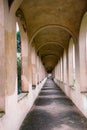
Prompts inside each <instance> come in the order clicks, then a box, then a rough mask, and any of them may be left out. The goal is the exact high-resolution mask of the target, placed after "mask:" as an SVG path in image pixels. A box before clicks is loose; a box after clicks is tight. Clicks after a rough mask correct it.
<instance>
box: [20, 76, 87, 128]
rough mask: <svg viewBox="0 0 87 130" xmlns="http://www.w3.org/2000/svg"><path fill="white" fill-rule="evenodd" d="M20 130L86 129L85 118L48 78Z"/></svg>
mask: <svg viewBox="0 0 87 130" xmlns="http://www.w3.org/2000/svg"><path fill="white" fill-rule="evenodd" d="M20 130H87V119H86V118H85V117H84V116H83V115H82V114H81V113H80V112H79V110H78V109H77V108H76V106H75V105H74V104H73V103H72V102H71V100H69V99H68V98H67V96H65V94H64V93H63V92H62V91H61V89H60V88H59V87H58V86H56V84H55V83H54V82H53V81H52V80H50V79H48V80H47V82H46V83H45V85H44V87H43V89H42V91H41V92H40V94H39V96H38V98H37V100H36V102H35V104H34V106H33V108H32V110H31V112H30V113H29V114H27V116H26V118H25V119H24V122H23V123H22V126H21V128H20Z"/></svg>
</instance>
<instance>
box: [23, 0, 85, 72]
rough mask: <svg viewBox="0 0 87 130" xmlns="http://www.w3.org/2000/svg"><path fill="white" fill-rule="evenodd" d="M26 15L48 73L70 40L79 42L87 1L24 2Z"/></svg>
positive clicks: (31, 36)
mask: <svg viewBox="0 0 87 130" xmlns="http://www.w3.org/2000/svg"><path fill="white" fill-rule="evenodd" d="M20 10H21V11H22V12H23V15H24V18H25V22H26V28H27V32H28V37H29V40H30V44H32V45H33V46H34V47H35V49H36V52H37V54H38V55H39V56H40V58H41V60H42V63H43V64H44V66H45V68H46V70H47V72H51V71H52V70H53V69H54V67H55V65H56V64H57V62H58V60H59V58H60V56H61V55H62V53H63V50H64V48H67V46H68V44H69V39H70V37H72V38H73V40H74V42H77V40H78V35H79V28H80V23H81V20H82V17H83V14H84V13H85V12H86V10H87V0H23V2H22V3H21V5H20Z"/></svg>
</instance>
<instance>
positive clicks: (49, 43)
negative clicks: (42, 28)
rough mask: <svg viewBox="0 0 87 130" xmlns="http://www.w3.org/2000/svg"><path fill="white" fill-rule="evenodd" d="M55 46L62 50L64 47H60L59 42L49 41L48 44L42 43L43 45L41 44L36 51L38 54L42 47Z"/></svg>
mask: <svg viewBox="0 0 87 130" xmlns="http://www.w3.org/2000/svg"><path fill="white" fill-rule="evenodd" d="M51 44H52V45H56V46H57V47H58V48H59V47H61V48H62V49H64V46H62V44H61V43H59V42H56V41H49V42H46V43H43V44H41V45H40V46H39V47H38V49H37V53H38V52H39V50H40V49H41V48H43V47H44V46H46V45H49V46H50V45H51Z"/></svg>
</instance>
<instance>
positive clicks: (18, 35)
mask: <svg viewBox="0 0 87 130" xmlns="http://www.w3.org/2000/svg"><path fill="white" fill-rule="evenodd" d="M16 37H17V52H21V37H20V32H19V31H18V32H17V33H16Z"/></svg>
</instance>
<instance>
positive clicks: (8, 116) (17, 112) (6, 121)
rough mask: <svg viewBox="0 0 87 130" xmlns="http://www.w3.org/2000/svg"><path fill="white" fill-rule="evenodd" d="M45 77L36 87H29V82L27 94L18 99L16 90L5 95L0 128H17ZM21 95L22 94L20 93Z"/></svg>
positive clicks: (1, 129)
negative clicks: (3, 112)
mask: <svg viewBox="0 0 87 130" xmlns="http://www.w3.org/2000/svg"><path fill="white" fill-rule="evenodd" d="M45 81H46V78H45V79H44V80H43V81H42V82H41V83H40V84H39V85H37V86H36V89H34V90H32V89H31V84H29V88H30V91H29V94H27V95H26V96H25V97H23V98H22V99H21V100H19V101H18V95H17V90H15V92H14V93H13V94H12V95H10V96H6V99H5V100H6V104H5V109H6V111H5V114H4V116H3V117H1V118H0V130H19V127H20V125H21V124H22V121H23V119H24V118H25V116H26V114H27V113H28V112H29V111H30V110H31V108H32V105H33V104H34V101H35V99H36V98H37V96H38V94H39V92H40V90H41V88H42V87H43V84H44V83H45ZM21 96H22V95H21Z"/></svg>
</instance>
